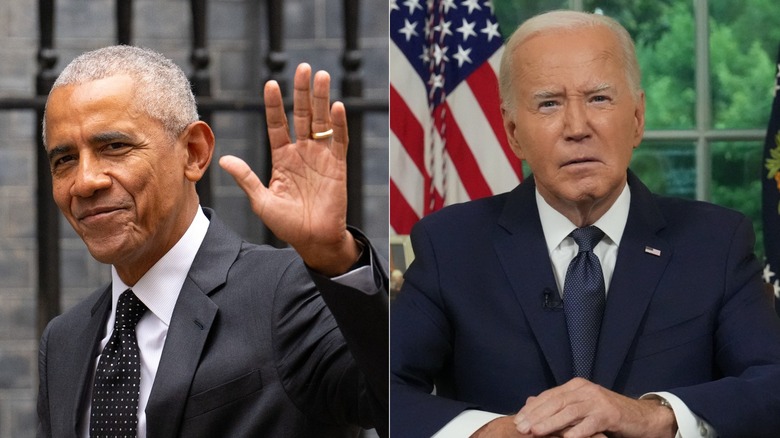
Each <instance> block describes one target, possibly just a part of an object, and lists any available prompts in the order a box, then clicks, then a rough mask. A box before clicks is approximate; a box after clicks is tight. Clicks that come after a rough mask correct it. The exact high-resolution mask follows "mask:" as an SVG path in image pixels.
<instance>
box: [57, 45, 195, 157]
mask: <svg viewBox="0 0 780 438" xmlns="http://www.w3.org/2000/svg"><path fill="white" fill-rule="evenodd" d="M120 74H122V75H129V76H130V77H131V78H133V79H134V80H135V81H136V84H137V88H136V96H135V97H136V104H137V105H138V107H139V109H141V111H143V112H145V113H146V114H147V115H149V116H150V117H152V118H153V119H155V120H158V121H160V123H162V124H163V127H164V128H165V130H166V132H167V133H168V134H169V135H170V136H171V137H172V138H176V137H177V136H178V135H179V134H181V132H182V131H184V129H185V128H186V127H187V126H188V125H189V124H190V123H192V122H195V121H197V120H198V108H197V106H196V104H195V96H194V95H193V93H192V87H191V86H190V82H189V80H188V79H187V76H186V75H185V74H184V72H183V71H182V70H181V68H179V66H177V65H176V64H175V63H174V62H173V61H171V60H170V59H168V58H166V57H165V56H163V55H162V54H160V53H158V52H155V51H153V50H151V49H146V48H140V47H133V46H124V45H120V46H110V47H105V48H102V49H97V50H93V51H91V52H86V53H84V54H82V55H79V56H78V57H76V59H74V60H73V61H71V62H70V64H68V65H67V66H66V67H65V69H64V70H63V71H62V73H60V75H59V77H57V80H56V81H55V82H54V86H53V87H52V91H54V90H55V89H57V88H58V87H62V86H66V85H80V84H83V83H86V82H90V81H94V80H98V79H105V78H108V77H111V76H115V75H120ZM47 105H48V103H47ZM45 121H46V118H45V117H44V126H43V136H44V137H43V143H44V144H46V125H45V123H46V122H45Z"/></svg>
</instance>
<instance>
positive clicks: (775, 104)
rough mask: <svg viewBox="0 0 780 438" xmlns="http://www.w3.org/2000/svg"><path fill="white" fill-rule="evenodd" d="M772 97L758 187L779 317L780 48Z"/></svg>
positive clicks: (767, 274) (767, 271)
mask: <svg viewBox="0 0 780 438" xmlns="http://www.w3.org/2000/svg"><path fill="white" fill-rule="evenodd" d="M774 85H775V97H774V99H773V101H772V112H771V114H770V116H769V123H768V125H767V129H766V140H765V142H764V162H763V164H764V169H762V170H763V171H764V172H762V173H763V175H764V178H762V180H763V185H762V192H763V194H762V197H763V220H764V251H765V253H766V264H765V265H764V281H765V282H767V283H769V284H771V285H772V287H773V288H774V291H775V310H776V311H777V313H778V314H779V315H780V48H778V50H777V76H776V77H775V84H774Z"/></svg>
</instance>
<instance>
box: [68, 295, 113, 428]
mask: <svg viewBox="0 0 780 438" xmlns="http://www.w3.org/2000/svg"><path fill="white" fill-rule="evenodd" d="M95 296H96V298H97V299H96V301H95V304H94V305H93V306H92V309H91V311H90V316H89V319H88V320H87V323H86V325H85V326H83V328H82V330H81V331H77V332H74V336H75V337H74V338H73V339H76V340H78V342H73V360H72V362H71V363H73V364H79V365H78V366H73V367H63V368H62V371H63V372H64V373H65V374H64V375H63V378H62V382H61V383H62V384H63V385H64V388H63V390H62V391H61V394H69V395H70V397H68V398H66V399H64V400H63V404H64V405H63V406H62V407H61V409H63V412H66V413H68V415H69V421H70V425H69V426H68V428H67V429H68V430H69V431H72V432H73V435H72V436H73V437H76V436H77V435H78V425H79V423H80V422H81V420H82V417H81V415H82V413H83V409H84V408H85V407H86V404H85V403H86V402H87V396H88V394H89V392H88V391H87V389H89V387H90V385H91V383H92V374H93V372H94V366H95V357H97V349H98V344H99V343H100V340H101V339H102V337H103V335H104V330H103V329H104V328H105V324H106V319H107V318H108V313H109V311H110V310H111V286H109V287H107V288H106V289H104V290H103V291H100V292H98V293H97V294H96V295H95ZM85 340H86V341H87V342H82V341H85Z"/></svg>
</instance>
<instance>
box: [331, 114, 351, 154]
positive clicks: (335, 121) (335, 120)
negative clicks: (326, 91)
mask: <svg viewBox="0 0 780 438" xmlns="http://www.w3.org/2000/svg"><path fill="white" fill-rule="evenodd" d="M331 117H332V121H331V124H332V126H333V142H332V143H331V146H330V147H331V150H332V151H333V155H334V156H335V157H336V158H338V159H339V160H344V159H346V157H347V146H348V145H349V130H348V129H347V110H346V108H344V104H343V103H341V102H333V108H332V109H331Z"/></svg>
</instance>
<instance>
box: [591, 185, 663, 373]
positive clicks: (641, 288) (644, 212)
mask: <svg viewBox="0 0 780 438" xmlns="http://www.w3.org/2000/svg"><path fill="white" fill-rule="evenodd" d="M629 186H630V188H631V208H630V210H629V216H628V221H627V222H626V229H625V231H624V233H623V238H622V239H621V242H620V248H619V249H618V258H617V262H616V264H615V271H614V274H613V276H612V282H611V284H610V287H609V291H608V293H607V306H606V309H605V312H604V319H603V320H602V325H601V335H600V338H599V346H598V350H597V353H596V362H595V364H596V365H595V369H594V375H593V381H594V382H596V383H598V384H600V385H602V386H605V387H607V388H611V387H612V386H613V385H614V383H615V379H616V378H617V375H618V373H619V372H620V369H621V367H622V366H623V364H624V362H625V358H626V355H627V354H628V350H629V348H630V347H631V344H632V343H633V341H634V338H635V337H636V334H637V330H638V328H639V324H640V323H641V321H642V318H643V317H644V314H645V312H646V311H647V306H648V305H649V303H650V300H651V298H652V296H653V293H654V292H655V289H656V285H657V284H658V281H659V280H660V278H661V275H662V274H663V272H664V270H665V269H666V265H667V264H668V263H669V260H670V259H671V256H672V247H671V246H670V245H669V244H668V242H666V241H665V240H663V239H661V238H660V237H658V235H657V233H658V231H659V230H660V229H661V228H663V227H664V226H665V221H664V219H663V217H662V215H661V213H660V211H659V210H658V208H657V206H656V203H655V201H654V200H653V196H652V194H651V193H650V192H649V191H648V189H647V187H645V186H644V185H643V184H642V183H641V182H639V180H638V179H637V178H636V177H635V176H634V175H633V174H632V173H631V172H629Z"/></svg>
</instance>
